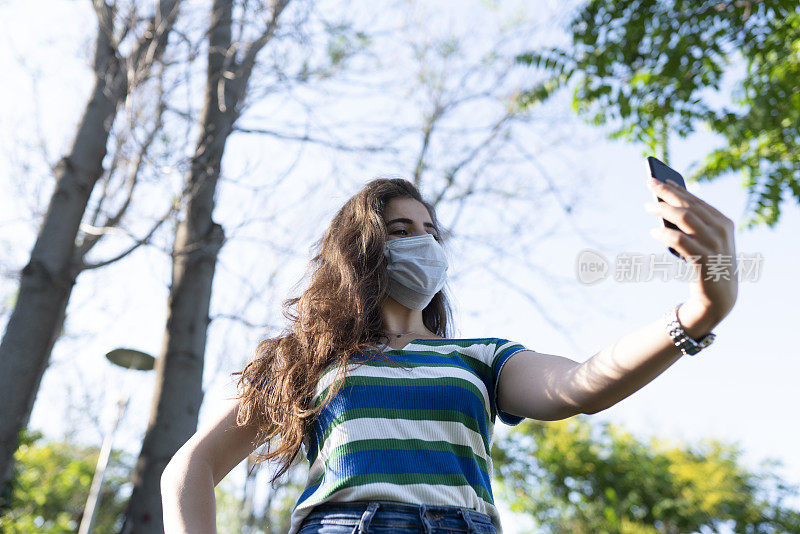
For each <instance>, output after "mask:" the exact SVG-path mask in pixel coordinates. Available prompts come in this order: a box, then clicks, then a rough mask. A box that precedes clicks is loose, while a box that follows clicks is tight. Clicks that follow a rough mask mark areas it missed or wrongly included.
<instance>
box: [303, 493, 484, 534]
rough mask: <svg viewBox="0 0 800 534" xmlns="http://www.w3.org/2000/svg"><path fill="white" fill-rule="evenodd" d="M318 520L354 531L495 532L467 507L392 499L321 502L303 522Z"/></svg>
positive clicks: (478, 514) (476, 512) (478, 513)
mask: <svg viewBox="0 0 800 534" xmlns="http://www.w3.org/2000/svg"><path fill="white" fill-rule="evenodd" d="M321 522H325V523H329V524H330V523H334V524H338V525H341V526H345V525H347V526H351V525H352V527H353V532H354V533H367V532H371V531H372V530H371V529H385V531H386V532H390V531H396V532H402V531H403V530H402V528H401V527H416V528H417V529H419V530H421V531H422V532H425V533H436V532H445V531H447V532H468V533H475V534H484V533H487V534H491V533H494V532H496V530H495V528H494V524H493V523H492V519H491V518H490V517H489V516H488V515H486V514H484V513H481V512H478V511H476V510H472V509H471V508H462V507H459V506H445V505H433V504H408V503H399V502H393V501H352V502H334V503H323V504H320V505H317V506H315V507H314V508H313V509H312V510H311V512H310V513H309V514H308V516H307V517H306V518H305V521H304V523H303V524H304V525H305V524H310V523H321ZM408 531H410V530H408Z"/></svg>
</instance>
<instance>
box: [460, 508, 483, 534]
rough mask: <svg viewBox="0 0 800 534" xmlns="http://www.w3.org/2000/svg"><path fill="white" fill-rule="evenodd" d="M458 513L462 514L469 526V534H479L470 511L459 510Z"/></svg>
mask: <svg viewBox="0 0 800 534" xmlns="http://www.w3.org/2000/svg"><path fill="white" fill-rule="evenodd" d="M458 513H459V514H461V517H462V518H464V522H465V523H466V524H467V533H468V534H473V533H475V532H478V529H477V528H475V523H473V522H472V518H471V517H470V516H469V510H467V509H466V508H459V509H458Z"/></svg>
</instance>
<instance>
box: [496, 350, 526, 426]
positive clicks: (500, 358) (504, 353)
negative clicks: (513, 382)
mask: <svg viewBox="0 0 800 534" xmlns="http://www.w3.org/2000/svg"><path fill="white" fill-rule="evenodd" d="M521 350H530V349H528V348H527V347H525V346H524V345H522V344H521V343H516V342H514V341H509V340H507V339H497V342H496V343H495V345H494V354H493V355H492V361H491V367H492V408H493V409H494V411H495V413H497V416H498V417H499V418H500V420H501V421H502V422H504V423H505V424H507V425H510V426H514V425H517V424H519V423H520V422H522V420H523V419H525V418H524V417H520V416H518V415H511V414H510V413H507V412H504V411H501V410H500V409H499V408H498V407H497V386H498V384H499V383H500V380H499V379H500V371H502V370H503V366H504V365H505V364H506V362H507V361H508V359H509V358H510V357H511V356H512V355H514V354H516V353H517V352H519V351H521Z"/></svg>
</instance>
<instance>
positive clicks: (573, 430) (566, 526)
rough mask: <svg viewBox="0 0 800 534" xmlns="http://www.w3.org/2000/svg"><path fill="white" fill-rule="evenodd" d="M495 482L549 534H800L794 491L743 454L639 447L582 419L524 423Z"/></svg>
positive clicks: (658, 443)
mask: <svg viewBox="0 0 800 534" xmlns="http://www.w3.org/2000/svg"><path fill="white" fill-rule="evenodd" d="M492 457H493V459H494V464H495V476H496V479H497V481H498V482H499V485H500V487H501V492H502V494H503V495H504V496H505V498H506V500H507V501H508V502H509V503H510V505H511V509H512V510H513V511H515V512H522V513H527V514H530V515H531V516H532V517H533V518H534V520H535V521H536V522H537V523H538V524H539V525H541V527H542V528H541V530H540V531H541V532H550V533H565V534H566V533H599V532H620V533H630V534H633V533H641V534H644V533H670V532H698V531H703V532H706V531H709V530H708V529H713V530H712V531H714V532H719V531H720V530H719V529H721V528H722V527H723V526H725V527H727V529H732V531H734V532H747V533H767V532H770V533H775V532H800V512H798V511H796V510H793V509H790V508H788V507H787V506H785V505H784V500H785V499H787V498H791V497H793V496H794V495H796V491H797V488H795V487H790V486H789V485H787V484H786V483H784V482H783V481H782V480H781V479H780V478H779V477H778V476H777V475H775V474H774V472H773V471H771V470H770V469H769V468H768V467H766V466H763V467H762V468H761V469H762V470H761V471H760V472H751V471H749V470H748V469H746V468H745V467H744V466H742V464H741V451H740V450H739V449H738V448H737V447H735V446H732V445H726V444H723V443H720V442H717V441H708V442H703V443H700V444H696V445H691V446H687V445H676V444H671V443H669V442H667V441H664V440H658V439H653V440H651V441H650V443H644V442H642V441H639V440H637V439H636V438H635V437H634V436H632V435H631V434H629V433H628V432H625V431H624V430H622V429H621V428H619V427H616V426H613V425H609V424H604V425H600V426H592V425H590V424H589V423H588V422H587V421H586V420H585V419H583V418H579V417H576V418H571V419H568V420H565V421H558V422H552V423H542V422H537V421H532V420H526V421H525V422H523V423H521V424H520V425H519V426H517V427H515V429H514V430H513V431H512V432H511V433H509V435H508V436H507V437H505V438H504V439H502V440H499V441H498V442H497V444H496V445H495V446H494V447H493V450H492Z"/></svg>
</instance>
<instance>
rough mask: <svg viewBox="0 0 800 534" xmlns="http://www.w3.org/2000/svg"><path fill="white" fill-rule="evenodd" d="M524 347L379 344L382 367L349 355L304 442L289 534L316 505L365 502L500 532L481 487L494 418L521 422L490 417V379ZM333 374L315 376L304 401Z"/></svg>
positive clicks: (499, 342) (466, 342)
mask: <svg viewBox="0 0 800 534" xmlns="http://www.w3.org/2000/svg"><path fill="white" fill-rule="evenodd" d="M384 347H385V346H384ZM524 349H525V347H524V346H522V345H521V344H519V343H514V342H511V341H508V340H506V339H499V338H478V339H415V340H414V341H412V342H411V343H409V344H408V345H406V346H405V347H404V348H403V349H389V348H388V347H385V348H384V352H385V353H386V355H387V356H388V357H389V358H390V359H391V362H389V361H385V360H381V359H375V358H369V357H366V356H365V355H360V357H359V358H356V357H353V358H351V362H352V363H351V365H349V366H348V369H347V375H346V378H345V381H344V384H343V385H342V388H341V389H340V390H339V392H338V393H337V394H336V396H335V397H333V399H332V400H331V402H330V403H329V404H328V405H327V406H326V407H324V408H323V409H322V410H321V411H320V412H319V413H318V414H317V417H316V419H315V421H314V423H313V425H312V428H311V431H310V432H309V433H308V435H307V436H306V439H305V441H304V449H305V452H306V457H307V458H308V461H309V463H310V468H309V473H308V480H307V482H306V487H305V490H304V491H303V493H302V494H301V495H300V498H299V499H298V501H297V504H296V505H295V508H294V510H293V512H292V518H291V527H290V529H289V534H295V533H296V532H297V531H298V530H299V528H300V524H301V523H302V522H303V519H304V518H305V517H306V516H307V515H308V514H309V513H310V512H311V509H312V508H314V506H316V505H318V504H321V503H323V502H350V501H371V500H372V501H378V500H382V501H397V502H404V503H410V504H433V505H447V506H461V507H465V508H472V509H474V510H477V511H478V512H482V513H484V514H487V515H489V516H490V517H491V518H492V521H493V522H494V524H495V527H496V528H497V530H498V532H502V530H501V527H500V518H499V516H498V513H497V509H496V508H495V505H494V498H493V496H492V486H491V477H492V459H491V457H490V455H489V451H490V447H491V444H492V435H493V430H494V421H495V416H499V417H500V420H501V421H503V422H504V423H506V424H509V425H516V424H517V423H519V422H520V421H522V419H523V418H522V417H517V416H514V415H511V414H507V413H504V412H499V413H498V409H497V404H496V395H497V378H498V377H499V376H500V370H501V369H502V367H503V365H504V364H505V362H506V361H507V360H508V358H509V357H510V356H511V355H512V354H514V353H516V352H518V351H520V350H524ZM335 375H336V369H335V368H332V369H330V370H328V371H327V372H326V373H324V374H323V375H322V376H321V377H320V380H319V383H318V385H317V389H316V394H315V395H316V396H315V397H314V400H313V401H312V402H315V403H318V402H319V401H320V400H321V399H324V398H325V395H326V394H327V388H328V387H329V386H331V384H332V383H333V380H334V378H335Z"/></svg>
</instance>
